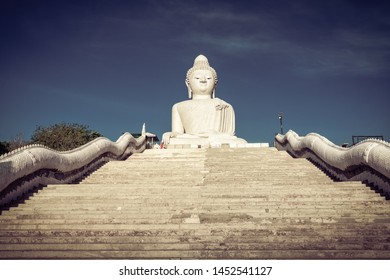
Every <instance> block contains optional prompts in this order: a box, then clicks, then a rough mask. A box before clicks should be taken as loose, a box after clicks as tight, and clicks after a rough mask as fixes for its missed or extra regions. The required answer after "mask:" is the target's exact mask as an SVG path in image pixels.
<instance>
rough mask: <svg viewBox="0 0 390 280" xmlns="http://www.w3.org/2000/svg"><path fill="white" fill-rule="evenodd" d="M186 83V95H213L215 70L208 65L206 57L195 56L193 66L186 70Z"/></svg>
mask: <svg viewBox="0 0 390 280" xmlns="http://www.w3.org/2000/svg"><path fill="white" fill-rule="evenodd" d="M185 82H186V85H187V88H188V97H189V98H193V96H197V97H212V98H214V97H215V87H216V86H217V82H218V79H217V72H216V71H215V70H214V68H212V67H211V66H210V65H209V61H208V60H207V57H205V56H204V55H198V57H197V58H195V61H194V66H193V67H192V68H190V69H189V70H188V71H187V76H186V80H185Z"/></svg>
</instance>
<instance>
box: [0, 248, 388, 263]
mask: <svg viewBox="0 0 390 280" xmlns="http://www.w3.org/2000/svg"><path fill="white" fill-rule="evenodd" d="M389 256H390V251H377V250H273V249H271V250H261V251H255V250H248V251H245V250H234V251H232V250H225V249H220V250H199V251H193V250H191V251H177V250H172V251H169V250H161V251H144V250H140V251H102V250H96V251H92V250H86V251H70V250H66V251H62V250H61V251H52V250H50V251H4V252H2V254H1V255H0V258H1V259H15V258H16V259H45V260H46V259H154V260H155V259H220V260H221V259H222V260H223V259H373V258H374V259H388V258H389Z"/></svg>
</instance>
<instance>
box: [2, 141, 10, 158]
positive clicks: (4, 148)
mask: <svg viewBox="0 0 390 280" xmlns="http://www.w3.org/2000/svg"><path fill="white" fill-rule="evenodd" d="M9 151H10V149H9V143H8V142H0V155H2V154H5V153H8V152H9Z"/></svg>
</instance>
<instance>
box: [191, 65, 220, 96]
mask: <svg viewBox="0 0 390 280" xmlns="http://www.w3.org/2000/svg"><path fill="white" fill-rule="evenodd" d="M189 87H190V88H191V91H192V94H193V95H205V96H207V95H208V96H211V94H212V93H213V90H214V87H215V81H214V76H213V74H212V73H211V71H210V70H195V71H194V72H193V73H192V75H191V76H190V78H189Z"/></svg>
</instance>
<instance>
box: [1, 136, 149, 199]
mask: <svg viewBox="0 0 390 280" xmlns="http://www.w3.org/2000/svg"><path fill="white" fill-rule="evenodd" d="M145 148H146V138H145V136H140V137H139V138H134V137H133V136H132V135H131V134H130V133H128V132H126V133H124V134H123V135H122V136H120V137H119V139H118V140H117V141H116V142H112V141H110V140H109V139H107V138H104V137H99V138H96V139H94V140H92V141H91V142H89V143H87V144H85V145H83V146H81V147H78V148H76V149H73V150H71V151H65V152H58V151H55V150H53V149H50V148H48V147H45V146H43V145H39V144H33V145H28V146H25V147H22V148H19V149H17V150H15V151H12V152H10V153H8V154H5V155H2V156H0V207H1V206H6V205H8V204H10V203H11V202H12V201H14V200H17V199H18V198H19V197H21V196H23V195H24V194H25V193H27V192H29V191H31V190H32V189H34V188H35V187H37V186H40V185H47V184H59V183H62V184H66V183H71V182H74V181H77V180H79V179H81V178H82V177H83V176H84V175H85V174H87V173H89V172H91V171H94V170H96V169H97V168H98V167H100V166H101V165H103V164H104V163H106V162H108V161H109V160H111V159H113V160H122V159H125V158H127V157H129V156H130V155H131V154H133V153H140V152H143V151H144V150H145Z"/></svg>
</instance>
